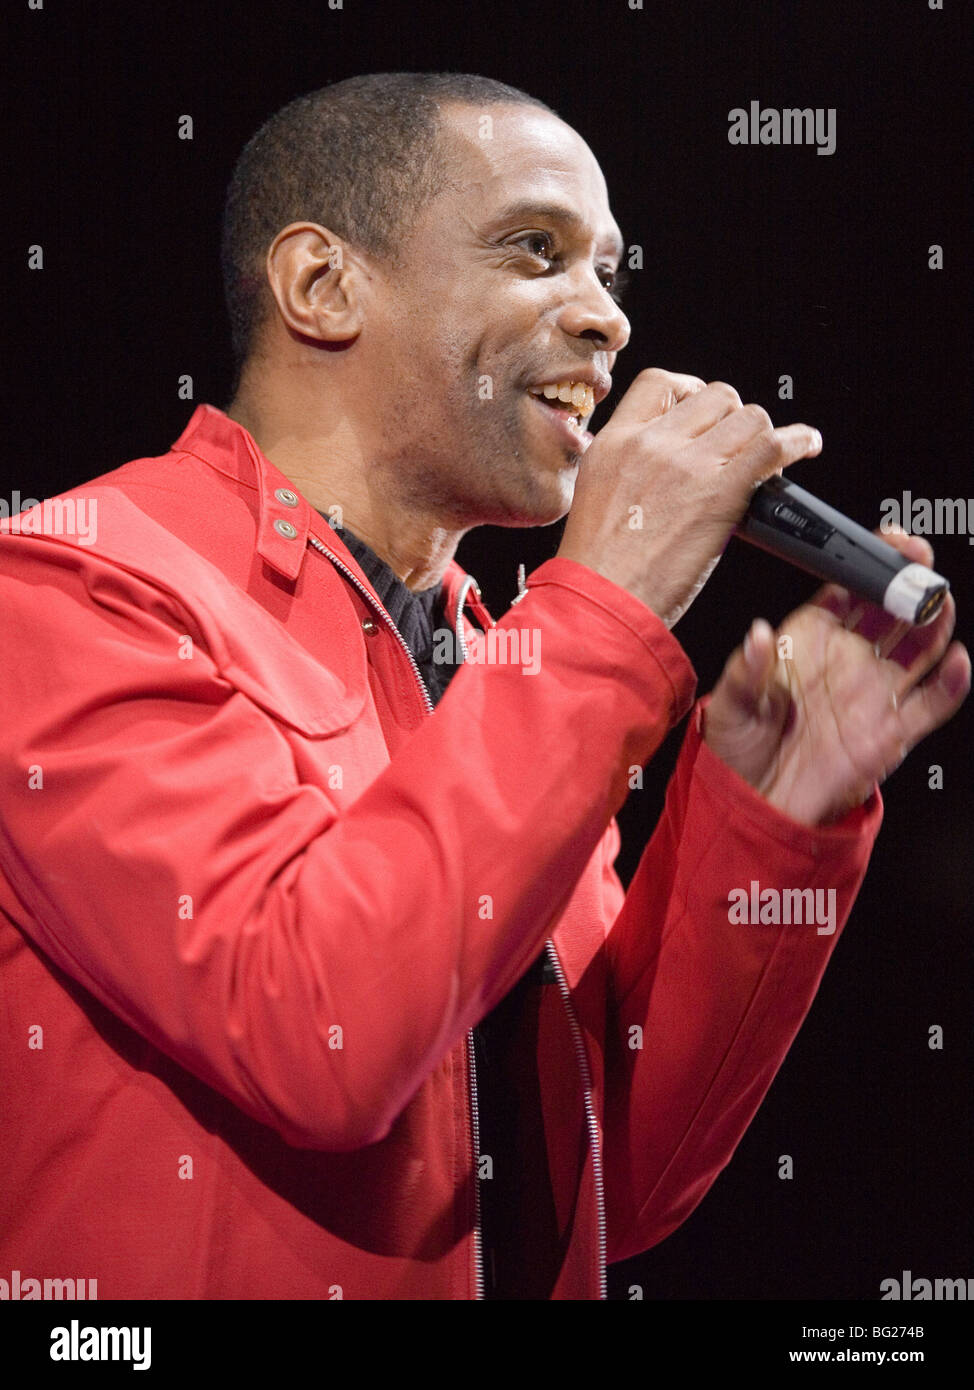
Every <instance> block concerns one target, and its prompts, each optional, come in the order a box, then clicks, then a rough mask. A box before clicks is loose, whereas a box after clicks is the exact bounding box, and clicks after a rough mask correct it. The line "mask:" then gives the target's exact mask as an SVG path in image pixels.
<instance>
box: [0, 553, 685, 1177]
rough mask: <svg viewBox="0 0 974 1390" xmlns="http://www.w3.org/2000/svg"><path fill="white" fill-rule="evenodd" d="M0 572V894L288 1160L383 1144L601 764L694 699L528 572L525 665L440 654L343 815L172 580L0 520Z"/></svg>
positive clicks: (439, 1054) (584, 848)
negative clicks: (444, 689) (446, 673)
mask: <svg viewBox="0 0 974 1390" xmlns="http://www.w3.org/2000/svg"><path fill="white" fill-rule="evenodd" d="M0 585H2V589H3V617H2V627H3V632H4V648H5V660H4V662H3V664H2V670H0V686H2V691H3V716H4V717H3V720H2V721H0V811H2V814H0V861H2V866H3V870H4V874H5V877H6V880H7V887H6V888H5V889H4V894H3V899H2V901H3V905H4V908H5V910H6V911H7V912H8V915H9V916H11V917H12V918H13V920H14V922H15V923H16V925H17V926H18V927H19V928H20V929H21V930H22V931H23V932H24V933H25V934H26V935H28V936H29V937H30V938H31V939H32V940H33V941H34V943H35V944H36V946H37V947H38V948H39V949H40V950H41V951H42V952H44V953H45V954H46V955H47V956H48V958H49V959H51V960H52V961H53V962H54V963H55V964H56V965H57V966H58V967H60V968H61V969H62V970H64V971H66V972H67V973H68V974H69V975H70V976H71V977H73V978H74V979H75V980H77V981H79V982H80V983H81V984H82V985H83V986H84V987H85V988H86V989H87V990H89V991H90V992H91V993H92V994H93V995H94V996H95V997H96V998H97V999H99V1000H100V1001H101V1002H102V1003H103V1004H105V1005H107V1006H108V1007H109V1008H111V1009H112V1010H114V1012H115V1013H116V1014H118V1015H119V1016H120V1017H121V1018H122V1019H124V1020H125V1021H126V1023H128V1024H129V1025H130V1026H131V1027H133V1028H135V1029H137V1030H138V1031H139V1032H140V1033H142V1034H143V1035H144V1036H145V1037H147V1038H148V1039H149V1040H150V1041H151V1042H153V1043H154V1044H155V1045H156V1046H157V1047H159V1048H160V1049H162V1050H163V1051H164V1052H166V1053H167V1054H168V1055H170V1056H171V1057H173V1058H175V1060H176V1061H177V1062H179V1063H180V1064H181V1065H183V1066H185V1067H186V1068H187V1069H189V1070H190V1071H192V1072H193V1073H194V1074H195V1075H197V1076H198V1077H200V1078H201V1079H202V1080H204V1081H205V1082H207V1083H208V1084H210V1085H212V1086H213V1087H214V1088H216V1089H218V1090H219V1091H221V1092H222V1093H223V1094H224V1095H226V1096H228V1097H229V1098H230V1099H231V1100H232V1101H233V1102H234V1103H236V1104H237V1105H238V1106H239V1107H240V1108H241V1109H242V1110H244V1111H245V1112H246V1113H247V1114H249V1115H251V1116H253V1117H254V1118H256V1119H258V1120H260V1121H261V1122H263V1123H265V1124H267V1125H270V1126H272V1127H273V1128H275V1129H276V1130H277V1131H278V1132H279V1133H280V1134H281V1135H282V1136H283V1137H284V1138H285V1139H286V1140H287V1141H288V1142H290V1143H292V1144H294V1145H297V1146H302V1147H309V1148H319V1149H335V1150H347V1149H354V1148H357V1147H360V1146H362V1145H364V1144H368V1143H372V1142H376V1141H378V1140H380V1139H382V1138H383V1137H384V1136H385V1135H386V1134H387V1133H388V1132H389V1129H390V1128H391V1126H392V1124H393V1122H394V1121H395V1119H396V1117H397V1116H398V1115H399V1113H400V1112H401V1111H402V1109H403V1108H404V1106H405V1105H406V1104H407V1103H408V1101H409V1100H410V1099H411V1097H412V1096H413V1094H414V1093H415V1092H416V1091H417V1089H418V1088H419V1086H420V1085H421V1084H422V1083H423V1081H424V1080H425V1079H426V1078H427V1077H428V1076H429V1075H431V1073H432V1072H433V1070H434V1069H435V1067H436V1066H437V1065H438V1064H439V1063H440V1062H441V1061H442V1060H443V1059H444V1058H445V1057H446V1056H447V1054H448V1052H449V1050H450V1049H451V1048H452V1047H453V1046H454V1045H455V1044H456V1043H457V1042H458V1041H459V1040H460V1039H461V1038H462V1037H463V1035H464V1033H465V1032H466V1030H467V1029H468V1028H469V1027H470V1026H471V1025H472V1024H473V1023H475V1022H476V1021H477V1020H478V1019H479V1018H480V1017H482V1016H483V1015H484V1014H485V1013H486V1012H487V1010H488V1009H489V1008H491V1007H493V1005H494V1004H495V1003H496V1002H497V1001H498V1000H499V999H500V998H501V997H502V996H503V995H504V993H505V992H506V991H507V990H508V989H509V988H510V987H511V986H512V985H513V984H514V983H515V981H516V980H517V978H518V977H519V975H520V974H522V973H523V971H524V970H525V969H526V968H527V966H528V964H529V963H530V961H531V959H532V958H533V956H534V955H535V954H536V953H537V951H538V950H540V948H541V945H542V943H543V941H544V939H545V937H546V936H547V935H548V934H549V932H550V930H551V928H552V925H553V924H554V922H555V921H556V920H557V919H558V917H559V916H560V915H561V913H562V911H563V910H564V907H565V905H566V903H567V900H568V898H569V896H570V894H571V892H572V889H573V886H574V884H575V882H576V881H577V879H578V877H579V875H580V873H581V872H582V869H583V868H584V865H585V863H586V861H587V860H588V859H589V858H590V857H591V855H592V854H593V853H594V851H595V849H596V847H597V845H598V843H599V841H600V839H601V837H602V836H603V835H604V833H605V830H606V827H607V825H608V824H609V821H610V818H611V816H612V814H613V813H614V812H615V810H617V809H618V807H619V806H620V805H621V803H622V801H623V800H624V798H625V796H626V773H625V769H626V767H627V766H628V765H630V764H632V763H638V762H644V761H645V760H646V759H647V758H648V757H649V756H651V755H652V753H653V751H654V750H655V749H656V748H657V746H658V745H659V743H660V742H661V740H662V739H663V737H664V736H665V734H666V732H667V730H668V729H669V728H670V727H671V726H672V724H673V723H674V722H675V721H676V720H677V719H679V718H680V717H681V716H682V715H683V714H684V713H685V712H686V709H687V708H688V706H689V704H690V703H691V701H692V696H693V685H694V676H693V671H692V668H691V667H690V665H689V662H688V661H687V660H686V657H685V656H684V655H683V653H682V650H681V649H680V647H679V645H678V643H677V642H676V641H675V639H674V638H673V637H672V636H671V635H670V634H669V633H668V632H667V630H666V629H665V627H664V626H663V625H662V624H661V623H660V622H659V621H658V619H656V617H655V616H654V615H653V614H652V613H650V611H649V610H648V609H646V608H644V607H643V606H642V605H641V604H639V603H638V602H637V601H636V600H634V599H633V600H630V599H629V596H628V595H624V594H623V595H621V598H622V599H623V600H626V601H625V602H622V604H621V609H620V593H621V591H619V590H617V588H616V586H615V585H612V584H610V583H609V582H608V581H606V580H604V579H603V578H602V577H601V576H599V575H597V574H595V573H594V572H593V571H591V570H589V569H587V568H586V567H584V566H581V565H578V564H576V563H575V562H572V561H568V560H558V559H556V560H552V561H549V562H547V563H546V564H545V565H543V566H541V567H540V568H539V569H538V570H537V571H535V572H534V574H533V575H532V576H531V579H530V581H529V592H528V594H527V595H526V597H525V599H524V601H523V602H522V603H520V604H518V605H517V606H516V607H515V608H513V609H512V610H511V612H510V613H509V614H507V615H505V617H504V619H502V621H501V626H508V625H515V626H524V627H535V628H537V629H539V630H540V631H541V633H542V636H543V643H544V645H543V652H542V655H541V662H540V670H538V671H537V673H536V674H526V673H524V672H523V671H522V670H521V669H520V668H518V667H517V666H514V665H507V666H505V665H493V666H477V667H469V668H467V669H465V670H463V671H461V672H460V673H459V674H458V676H457V677H456V679H455V680H454V681H453V683H452V684H451V688H450V690H449V691H448V693H447V694H446V696H445V697H444V699H443V700H442V701H441V702H440V704H439V705H438V706H437V709H436V711H435V713H434V714H433V715H432V716H431V717H430V718H429V719H428V720H427V721H426V723H425V725H424V726H422V727H420V728H419V729H417V730H416V732H415V733H414V734H413V735H411V736H410V738H409V739H408V740H407V741H406V743H405V744H404V745H403V747H402V748H401V749H399V750H398V751H397V753H396V755H395V757H394V758H393V759H392V760H391V762H390V763H389V764H388V765H387V766H386V768H385V769H384V771H382V772H381V773H380V774H379V776H378V777H376V778H375V780H374V781H372V782H371V783H370V784H369V785H368V787H367V789H366V790H365V791H364V792H363V793H362V794H361V795H360V796H359V797H358V798H357V799H355V800H354V801H353V802H352V804H351V805H350V806H347V807H345V808H343V809H342V810H341V812H340V813H339V812H338V811H337V810H336V807H335V804H334V801H333V800H332V799H331V798H330V796H329V793H328V791H327V788H325V787H324V786H322V785H318V784H316V783H314V782H311V781H309V780H307V779H306V778H302V776H301V775H299V773H298V771H297V769H296V759H295V750H294V747H293V743H292V741H290V738H289V736H288V734H287V731H286V730H285V729H284V728H282V726H281V724H280V723H279V722H278V721H276V720H275V719H274V718H273V717H272V716H271V715H270V714H268V713H267V712H266V711H265V710H264V709H263V708H261V707H260V705H259V704H258V703H255V701H254V700H253V699H252V698H250V697H249V696H248V694H247V693H246V692H245V691H244V690H243V689H241V687H240V685H239V683H237V682H235V680H234V678H233V673H232V671H231V672H230V673H228V672H227V671H226V670H223V669H221V667H220V664H219V661H218V659H217V657H216V656H215V655H214V652H218V650H219V646H220V644H219V643H216V642H211V643H210V646H209V648H208V645H207V640H206V633H207V626H208V625H210V626H212V624H214V623H216V624H219V622H220V621H221V615H220V614H219V613H214V612H210V613H208V614H207V615H206V620H205V621H204V620H203V618H202V617H201V615H200V613H199V612H198V605H197V606H194V603H193V601H192V599H193V596H192V595H191V594H188V593H187V594H184V593H182V591H180V589H179V579H178V576H177V577H175V578H173V577H172V576H168V575H167V578H166V582H165V583H164V582H163V581H162V580H161V579H160V580H159V582H155V580H152V579H147V578H146V577H145V575H144V574H141V575H140V574H138V573H135V572H133V571H132V570H130V569H129V568H126V567H125V566H122V565H120V564H118V563H116V562H114V561H109V560H107V559H105V558H104V557H100V556H99V555H98V554H96V553H94V552H92V551H83V550H81V549H79V547H78V546H76V545H69V544H66V543H61V542H58V541H55V540H53V539H50V538H39V537H30V536H20V537H17V538H13V537H6V536H5V537H0ZM620 612H621V613H622V616H620ZM240 636H241V635H240V634H237V637H238V640H239V638H240ZM245 636H246V635H245V634H244V639H245ZM187 637H191V638H192V640H193V648H192V651H193V656H192V659H189V660H186V659H182V656H183V655H184V654H185V651H184V648H185V640H186V638H187ZM593 730H597V731H598V737H593V736H592V734H593Z"/></svg>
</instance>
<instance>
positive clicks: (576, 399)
mask: <svg viewBox="0 0 974 1390" xmlns="http://www.w3.org/2000/svg"><path fill="white" fill-rule="evenodd" d="M587 397H588V387H587V386H582V385H581V383H576V385H574V386H573V387H572V405H575V406H578V408H579V410H581V408H582V406H583V405H584V404H585V401H586V399H587Z"/></svg>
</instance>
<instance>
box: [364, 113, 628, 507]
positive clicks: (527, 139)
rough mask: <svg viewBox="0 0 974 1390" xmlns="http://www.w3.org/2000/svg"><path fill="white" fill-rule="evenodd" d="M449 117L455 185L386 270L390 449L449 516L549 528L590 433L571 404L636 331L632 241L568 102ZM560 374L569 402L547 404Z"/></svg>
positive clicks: (402, 476) (380, 345) (377, 336)
mask: <svg viewBox="0 0 974 1390" xmlns="http://www.w3.org/2000/svg"><path fill="white" fill-rule="evenodd" d="M443 122H444V130H445V133H446V134H447V136H448V140H449V145H450V147H451V155H452V157H451V158H450V163H449V165H448V168H449V171H450V180H451V185H450V187H449V188H448V189H447V191H445V192H444V193H442V194H441V195H440V196H438V197H437V198H436V199H434V200H433V202H432V203H431V204H430V205H429V206H428V207H427V208H426V209H425V210H424V212H423V213H422V214H421V215H420V217H419V219H418V220H417V221H416V222H415V223H414V224H413V226H412V227H411V228H410V229H409V232H408V236H407V238H406V240H405V242H404V246H403V248H402V249H401V251H400V264H399V265H398V267H397V268H396V269H395V270H388V269H386V270H383V271H382V272H381V273H379V274H377V276H376V277H375V279H373V281H372V295H371V299H370V304H369V312H368V315H367V319H366V324H365V330H364V335H363V340H362V346H363V348H365V349H366V352H367V361H368V364H369V371H370V375H371V380H372V382H373V383H374V396H373V397H372V398H371V399H370V403H369V404H370V410H371V409H372V408H373V405H374V411H375V414H374V416H373V419H374V420H375V424H376V427H377V429H378V434H379V439H378V441H377V442H378V446H379V449H380V450H381V454H382V457H383V460H384V462H385V464H386V465H387V466H388V465H390V464H391V465H392V466H394V468H395V470H396V479H397V485H398V486H400V487H404V488H405V489H406V490H407V494H408V495H409V496H410V497H413V498H415V500H416V501H418V502H422V501H424V500H425V502H426V504H427V505H428V506H429V507H430V508H431V509H432V510H433V511H434V512H435V513H437V514H438V515H439V516H441V517H442V519H443V523H444V524H447V525H449V524H460V525H463V526H472V525H477V524H482V523H485V522H491V523H494V524H499V525H513V526H519V525H520V526H530V525H546V524H549V523H551V522H554V521H556V520H557V519H558V518H559V517H561V516H563V515H564V514H565V512H566V511H567V510H568V508H569V506H570V505H571V501H572V495H573V492H574V485H575V478H576V475H577V471H578V467H579V459H580V457H581V456H582V455H583V454H584V450H585V447H586V444H587V442H588V441H589V439H590V436H589V435H588V434H587V433H586V432H585V431H584V430H583V429H582V427H581V424H580V423H579V422H578V420H577V418H576V417H575V416H573V414H572V412H573V411H578V410H579V409H581V411H582V413H583V415H588V414H589V413H590V411H591V409H592V404H593V398H594V401H595V403H597V402H598V401H599V400H601V399H602V398H603V397H604V396H605V395H606V394H607V392H608V389H609V373H610V371H611V370H612V366H613V364H614V362H615V356H616V353H617V352H618V351H619V350H620V349H621V348H623V347H624V346H625V344H626V341H627V339H628V336H629V324H628V322H627V320H626V317H625V315H624V314H623V313H622V312H621V310H620V309H619V307H618V304H617V303H616V302H615V300H614V299H613V298H612V296H611V293H610V289H611V282H612V276H613V272H615V271H616V269H617V268H618V266H619V261H620V258H621V255H622V239H621V236H620V233H619V229H618V227H617V226H616V224H615V222H614V221H613V218H612V215H611V213H610V211H609V204H608V196H607V192H606V187H605V180H604V179H603V177H602V172H601V170H600V169H599V166H598V164H597V163H596V161H595V157H594V156H593V154H592V152H591V150H589V148H588V146H587V145H586V144H585V143H584V141H583V140H582V139H581V138H580V137H579V136H578V135H577V134H576V133H575V132H574V131H573V130H572V129H571V128H570V127H569V126H567V125H565V124H564V123H563V122H562V121H560V120H559V119H558V118H557V117H555V116H552V115H550V114H549V113H547V112H545V111H542V110H539V109H537V108H535V107H532V106H518V105H511V106H507V105H504V106H490V107H487V108H486V109H483V110H481V109H480V108H477V107H471V106H460V105H457V106H450V107H448V108H446V110H445V111H444V115H443ZM454 146H455V154H454V153H453V147H454ZM561 383H575V385H576V390H575V393H574V399H573V401H571V402H568V403H563V402H562V401H559V400H555V401H553V402H552V403H551V404H546V403H545V397H544V394H543V387H544V386H545V385H548V386H549V387H552V386H557V385H559V384H561ZM582 387H584V388H586V389H585V390H581V389H579V388H582ZM582 466H584V464H582Z"/></svg>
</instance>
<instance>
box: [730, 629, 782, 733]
mask: <svg viewBox="0 0 974 1390" xmlns="http://www.w3.org/2000/svg"><path fill="white" fill-rule="evenodd" d="M777 662H778V652H777V647H776V645H775V635H774V628H773V627H772V626H771V624H770V623H769V622H767V621H766V620H765V619H764V618H755V619H754V622H753V623H752V624H751V626H750V628H749V629H748V631H747V635H746V636H745V638H744V642H743V644H742V645H741V646H740V647H738V648H737V650H736V651H735V652H734V653H733V654H732V655H731V656H730V657H729V659H728V661H727V665H726V666H725V667H724V673H723V675H722V677H721V680H720V684H721V685H722V686H723V687H724V688H725V693H726V694H727V695H728V696H729V697H730V698H731V699H732V700H733V701H734V702H735V703H736V704H738V705H741V706H743V707H744V708H745V709H747V710H748V711H754V710H757V709H760V711H761V713H764V708H763V706H764V705H765V704H766V697H767V691H768V686H769V684H770V682H771V678H772V675H773V674H774V670H775V667H776V665H777Z"/></svg>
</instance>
